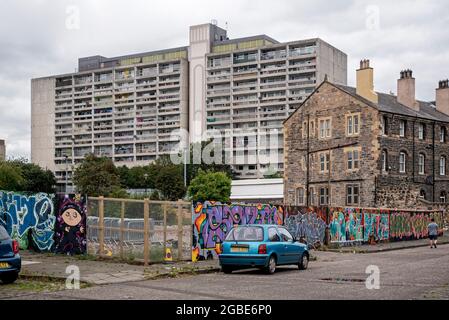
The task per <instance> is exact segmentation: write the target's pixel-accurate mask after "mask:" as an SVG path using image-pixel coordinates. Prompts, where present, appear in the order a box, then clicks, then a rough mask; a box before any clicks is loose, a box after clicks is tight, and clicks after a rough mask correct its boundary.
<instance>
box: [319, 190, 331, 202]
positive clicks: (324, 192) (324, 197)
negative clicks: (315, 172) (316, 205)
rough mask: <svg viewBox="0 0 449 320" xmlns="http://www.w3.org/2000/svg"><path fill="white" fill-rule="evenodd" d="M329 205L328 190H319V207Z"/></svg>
mask: <svg viewBox="0 0 449 320" xmlns="http://www.w3.org/2000/svg"><path fill="white" fill-rule="evenodd" d="M328 204H329V188H320V205H321V206H325V205H328Z"/></svg>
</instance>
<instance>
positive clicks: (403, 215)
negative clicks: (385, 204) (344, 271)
mask: <svg viewBox="0 0 449 320" xmlns="http://www.w3.org/2000/svg"><path fill="white" fill-rule="evenodd" d="M432 218H433V219H435V222H436V223H437V224H438V226H439V227H440V228H441V229H440V233H442V232H443V229H442V227H443V213H442V212H430V213H420V212H392V213H391V215H390V238H391V239H392V240H413V239H422V238H426V237H427V236H428V231H427V226H428V225H429V223H430V221H431V219H432Z"/></svg>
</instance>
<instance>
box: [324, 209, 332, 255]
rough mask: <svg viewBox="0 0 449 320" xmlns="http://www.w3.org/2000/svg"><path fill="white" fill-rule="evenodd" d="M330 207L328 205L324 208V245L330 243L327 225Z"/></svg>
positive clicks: (328, 223)
mask: <svg viewBox="0 0 449 320" xmlns="http://www.w3.org/2000/svg"><path fill="white" fill-rule="evenodd" d="M330 220H331V219H330V208H329V206H328V207H327V208H326V229H324V245H326V246H328V245H329V243H330V230H329V225H330V223H331V221H330Z"/></svg>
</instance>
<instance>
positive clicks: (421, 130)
mask: <svg viewBox="0 0 449 320" xmlns="http://www.w3.org/2000/svg"><path fill="white" fill-rule="evenodd" d="M418 139H419V140H424V124H422V123H420V124H419V126H418Z"/></svg>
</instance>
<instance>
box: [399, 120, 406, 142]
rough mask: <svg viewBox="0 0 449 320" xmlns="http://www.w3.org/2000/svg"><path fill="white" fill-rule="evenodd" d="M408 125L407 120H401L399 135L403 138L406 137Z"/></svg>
mask: <svg viewBox="0 0 449 320" xmlns="http://www.w3.org/2000/svg"><path fill="white" fill-rule="evenodd" d="M406 126H407V123H406V122H405V120H401V121H400V122H399V136H400V137H401V138H404V137H405V127H406Z"/></svg>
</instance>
